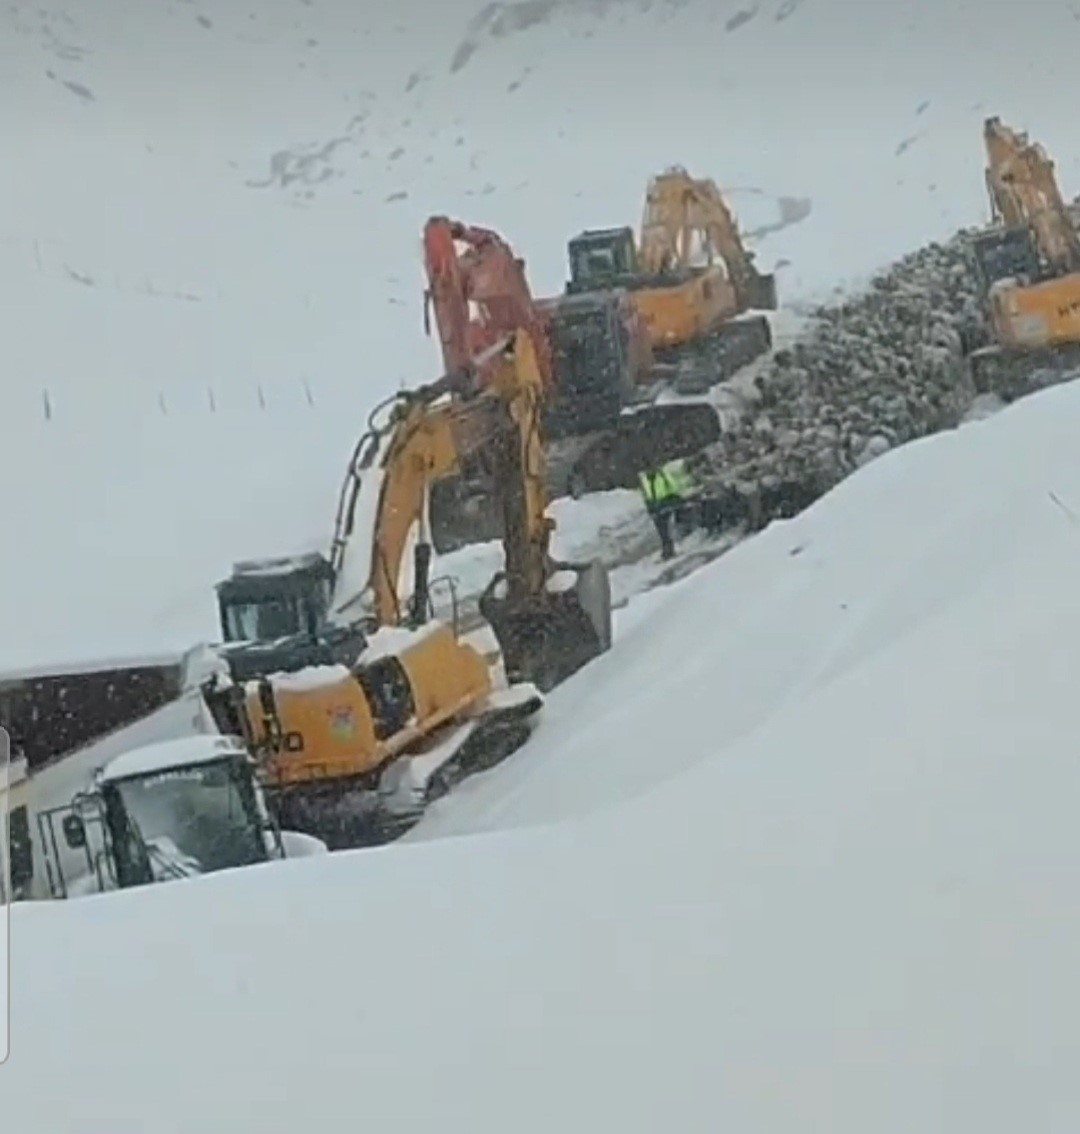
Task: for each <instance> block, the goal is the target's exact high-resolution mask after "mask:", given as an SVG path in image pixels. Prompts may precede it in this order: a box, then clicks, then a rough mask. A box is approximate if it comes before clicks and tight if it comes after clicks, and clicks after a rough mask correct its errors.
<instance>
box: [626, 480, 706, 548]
mask: <svg viewBox="0 0 1080 1134" xmlns="http://www.w3.org/2000/svg"><path fill="white" fill-rule="evenodd" d="M638 481H639V483H640V485H641V495H642V496H643V497H644V499H645V507H646V508H647V509H648V512H649V515H650V516H652V521H653V523H654V524H655V525H656V531H657V534H658V535H659V536H660V555H661V557H662V558H664V559H670V558H671V557H672V556H673V555H674V554H675V538H674V535H673V532H672V529H673V527H674V524H675V520H676V517H677V516H678V514H679V512H680V511H681V510H682V509H684V508H685V506H686V505H687V504H688V503H689V502H690V501H691V500H692V499H693V497H694V496H695V495H696V494H697V493H698V491H699V489H698V485H697V482H696V481H695V480H694V478H693V477H692V476H691V475H690V473H689V472H688V471H687V468H686V462H685V461H684V460H674V461H668V462H667V464H665V465H662V466H661V467H660V468H658V469H647V470H646V471H644V472H641V473H639V474H638Z"/></svg>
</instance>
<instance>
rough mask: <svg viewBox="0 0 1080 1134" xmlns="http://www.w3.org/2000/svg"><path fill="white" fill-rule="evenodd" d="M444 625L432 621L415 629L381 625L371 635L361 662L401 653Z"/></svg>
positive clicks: (371, 661) (369, 661)
mask: <svg viewBox="0 0 1080 1134" xmlns="http://www.w3.org/2000/svg"><path fill="white" fill-rule="evenodd" d="M442 625H443V624H442V623H441V622H438V621H431V622H425V623H424V625H423V626H418V627H416V628H415V629H412V628H410V627H408V626H380V627H379V628H378V630H376V631H375V632H374V633H372V634H371V635H369V637H368V640H367V645H366V646H365V647H364V652H363V653H362V654H361V655H360V659H359V660H360V664H361V665H371V664H372V663H374V662H376V661H378V660H379V659H380V658H384V657H387V656H388V655H389V654H400V653H401V652H402V651H404V650H408V649H411V648H412V647H413V646H417V645H419V644H420V643H421V642H422V641H423V640H424V639H425V638H427V637H429V636H430V635H431V634H435V633H437V632H438V631H439V630H441V629H442Z"/></svg>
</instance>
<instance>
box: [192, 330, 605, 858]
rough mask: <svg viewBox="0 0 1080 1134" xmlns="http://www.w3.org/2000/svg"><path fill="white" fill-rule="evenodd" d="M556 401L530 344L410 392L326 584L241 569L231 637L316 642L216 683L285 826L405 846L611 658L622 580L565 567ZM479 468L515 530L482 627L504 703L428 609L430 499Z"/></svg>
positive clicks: (284, 648) (396, 402) (270, 645)
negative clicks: (548, 487) (289, 617)
mask: <svg viewBox="0 0 1080 1134" xmlns="http://www.w3.org/2000/svg"><path fill="white" fill-rule="evenodd" d="M481 368H482V370H483V373H484V382H483V384H482V385H478V383H477V381H476V377H475V376H476V373H477V372H478V371H479V370H480V369H481ZM544 397H545V390H544V381H543V377H542V374H541V370H540V367H539V365H538V362H537V354H536V349H535V346H534V343H533V341H532V338H531V337H530V335H529V334H528V333H527V332H526V331H524V330H519V331H518V332H516V333H515V334H514V335H513V336H510V337H508V338H506V339H504V340H501V341H499V342H497V343H495V344H493V345H492V346H491V347H490V348H488V349H487V350H486V351H485V352H484V356H483V357H478V358H477V359H475V360H474V365H472V366H469V367H467V368H465V369H463V370H460V371H458V372H457V373H453V374H449V375H447V376H445V377H444V378H442V379H440V380H439V381H437V382H435V383H432V384H431V385H428V386H425V387H423V388H421V389H418V390H415V391H412V392H407V393H402V394H399V395H395V397H394V398H392V399H391V400H390V402H389V403H388V404H384V406H383V407H380V409H388V410H389V413H388V418H387V420H386V421H385V422H383V423H381V424H380V423H378V422H376V421H375V420H374V418H375V416H376V415H373V417H372V421H371V429H370V430H369V432H368V433H367V434H366V435H365V437H364V438H363V439H362V441H361V444H360V445H358V447H357V451H356V453H355V454H354V459H353V461H352V462H351V464H350V472H349V476H348V477H347V478H346V483H345V488H344V490H343V493H342V498H341V501H340V503H339V508H338V517H337V524H336V531H335V537H334V541H333V544H332V547H331V553H330V557H329V560H328V561H326V570H325V571H323V570H321V569H318V567H317V565H314V566H313V565H311V564H301V565H299V566H298V567H289V566H288V565H287V564H286V565H282V566H280V569H278V570H277V572H276V574H275V569H274V567H273V565H263V567H262V568H261V569H260V565H258V564H248V565H240V570H238V571H236V572H234V577H233V578H232V579H231V580H227V581H226V583H225V584H222V585H221V586H219V592H218V593H219V601H220V602H221V605H222V623H223V626H225V627H228V626H232V627H233V628H234V629H236V628H238V627H244V626H247V627H254V626H257V625H260V623H259V616H260V615H262V614H265V613H266V611H267V610H270V611H271V612H274V611H276V612H278V613H280V612H281V611H282V610H286V611H292V612H293V616H294V618H295V619H297V620H298V622H299V626H300V627H301V630H300V631H298V632H296V633H294V634H293V636H292V638H289V637H285V638H278V639H274V640H273V641H269V642H259V641H254V642H252V641H247V642H243V641H238V640H237V639H236V637H235V636H234V638H233V641H232V643H231V649H230V647H229V644H227V646H226V650H225V652H224V657H225V659H226V661H227V663H228V670H229V671H228V672H225V671H224V670H222V671H221V672H219V673H217V674H215V675H213V676H211V677H210V678H209V679H208V680H207V681H206V682H205V683H204V685H203V694H204V698H205V700H206V703H207V706H208V708H209V711H210V713H211V714H212V716H213V719H214V721H215V723H216V726H217V728H218V729H219V730H220V731H222V732H225V733H229V734H238V735H240V736H242V737H243V738H244V739H245V741H246V743H247V746H248V748H249V750H250V751H251V752H252V753H253V755H255V757H256V759H257V762H258V768H259V777H260V782H261V783H262V785H263V788H264V790H265V792H266V796H267V800H268V803H269V805H270V807H271V809H272V811H273V812H274V816H275V819H276V820H277V822H278V823H279V824H280V825H281V826H283V827H286V828H288V829H291V830H296V831H300V832H302V833H305V834H309V835H313V836H315V837H317V838H319V839H321V840H323V841H324V842H325V843H326V844H327V845H328V846H329V847H330V848H331V849H339V848H343V847H356V846H362V845H372V844H376V843H381V842H385V841H387V840H388V839H392V838H394V837H397V836H398V835H399V834H401V833H402V832H403V831H404V830H407V829H408V828H409V827H410V826H412V825H413V824H414V823H415V822H416V821H417V820H418V818H419V817H420V816H421V815H422V814H423V811H424V809H425V808H426V807H427V806H428V804H429V803H430V802H431V801H432V800H433V799H436V798H438V797H439V796H441V795H442V794H444V793H445V792H446V791H448V790H450V788H451V787H452V786H453V785H454V784H455V783H457V782H458V781H459V780H460V779H462V778H463V777H464V776H466V775H469V774H472V773H474V772H476V771H478V770H482V769H486V768H489V767H491V766H492V765H493V764H495V763H497V762H498V761H500V760H502V759H504V758H505V757H506V756H507V755H509V754H510V753H511V752H513V751H515V750H516V749H517V748H518V747H520V746H521V744H523V743H524V741H525V740H526V739H527V738H528V736H529V734H530V731H531V727H532V723H533V721H534V719H535V714H536V712H537V710H538V709H539V708H540V707H541V705H542V693H544V692H547V691H548V690H550V689H551V688H553V687H554V686H555V685H557V684H559V683H560V682H561V681H563V680H565V679H566V678H567V677H569V676H570V675H571V674H573V673H575V672H576V671H577V670H578V669H580V667H581V666H583V665H584V664H586V663H587V662H588V661H589V660H591V659H592V658H594V657H596V656H597V655H598V654H600V653H602V652H604V651H606V650H607V649H608V648H610V645H611V595H610V586H609V581H608V576H607V572H606V569H605V568H604V567H603V565H602V564H601V563H599V562H596V561H594V562H591V563H587V564H569V563H559V562H556V561H554V560H553V559H552V556H551V554H550V549H549V544H550V538H551V533H552V529H553V526H554V525H553V522H552V521H551V520H550V519H549V518H548V517H547V515H546V506H547V497H546V493H545V488H544V475H545V469H544V453H543V444H542V437H541V433H540V427H541V410H542V406H543V402H544ZM378 412H379V411H376V413H378ZM477 454H482V455H483V457H484V459H485V460H486V461H488V462H489V463H490V465H491V469H492V480H493V483H494V484H495V485H496V486H497V492H498V494H499V503H500V507H501V509H502V513H503V527H504V533H505V534H504V537H503V548H504V554H505V564H504V569H503V570H501V571H499V572H498V573H497V574H496V575H495V577H494V578H493V579H492V580H491V582H490V583H489V585H488V587H487V588H486V590H485V591H484V593H483V594H482V595H481V596H480V599H479V611H480V614H481V615H482V617H483V619H484V620H485V621H486V622H487V623H488V625H490V627H491V628H492V630H493V631H494V634H495V637H496V639H497V641H498V643H499V647H500V652H501V657H502V660H503V663H504V668H505V673H506V678H507V685H506V687H498V686H497V685H496V681H495V679H494V677H493V675H492V669H491V667H490V666H489V664H488V662H487V660H486V659H485V657H484V656H483V654H482V653H481V651H480V650H479V649H478V648H476V647H475V646H474V645H472V644H470V643H469V642H467V641H465V640H464V639H463V638H462V637H460V636H459V634H458V627H457V626H456V625H452V624H449V623H448V622H446V621H443V620H440V619H438V618H436V617H435V615H434V608H433V604H432V601H431V584H432V580H431V578H430V567H431V541H430V536H429V534H428V531H427V515H426V513H427V506H428V499H429V493H430V488H431V485H432V483H434V482H436V481H438V479H439V478H440V477H443V476H447V475H452V474H453V473H454V472H455V471H456V470H457V469H458V467H459V464H460V462H461V461H462V460H463V459H466V458H469V457H475V456H476V455H477ZM410 553H411V554H410ZM298 571H299V572H300V574H299V578H300V582H297V578H298V575H297V572H298ZM305 572H306V574H305ZM305 592H306V596H307V598H306V601H307V606H306V607H305V605H304V601H302V599H301V596H303V595H304V594H305ZM275 604H276V605H275ZM274 616H275V615H273V614H271V623H272V621H273V617H274ZM304 626H307V632H306V633H305V632H304V631H303V627H304ZM249 647H250V649H253V650H254V653H251V652H250V649H249ZM290 651H291V657H290Z"/></svg>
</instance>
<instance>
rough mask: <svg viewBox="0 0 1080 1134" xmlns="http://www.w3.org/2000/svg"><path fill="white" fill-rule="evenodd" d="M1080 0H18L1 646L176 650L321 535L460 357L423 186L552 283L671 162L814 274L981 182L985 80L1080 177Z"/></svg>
mask: <svg viewBox="0 0 1080 1134" xmlns="http://www.w3.org/2000/svg"><path fill="white" fill-rule="evenodd" d="M1076 26H1077V25H1076V21H1075V19H1074V16H1073V14H1072V12H1071V10H1070V9H1069V7H1068V6H1067V5H1064V4H1063V5H1060V6H1055V7H1053V8H1052V9H1050V10H1048V11H1047V13H1046V14H1045V16H1044V17H1042V18H1041V19H1040V22H1039V24H1038V26H1037V27H1035V28H1032V27H1031V26H1030V23H1029V21H1028V20H1027V19H1026V18H1025V17H1024V14H1023V12H1022V11H1021V10H1020V9H1019V8H1018V9H1014V10H1013V11H1010V12H1002V13H999V14H998V15H996V16H995V18H994V20H992V21H990V20H987V19H985V18H983V16H982V15H981V14H980V13H979V12H978V11H977V10H976V9H974V8H972V7H970V6H969V5H968V4H966V3H964V2H962V0H948V2H946V3H937V4H933V5H931V4H929V3H915V2H909V3H900V4H892V5H872V6H870V7H869V8H859V9H858V10H857V11H856V10H855V9H853V8H852V6H851V5H850V4H848V3H846V2H844V0H802V2H801V3H799V2H796V0H767V2H763V3H761V4H746V3H744V2H743V0H730V2H721V3H711V2H710V3H705V2H704V0H696V2H695V0H684V2H680V3H674V2H668V3H653V4H649V3H647V2H642V3H632V2H630V0H622V2H616V0H609V2H606V3H604V2H600V0H594V2H584V3H581V2H573V0H527V2H524V3H493V4H488V5H487V6H485V7H481V6H479V5H476V4H474V3H473V2H472V0H446V2H444V3H442V4H440V5H437V6H435V7H432V6H431V5H429V4H423V5H421V3H420V0H403V2H402V3H399V4H395V5H394V6H392V8H388V9H385V10H381V9H372V10H371V11H368V12H362V11H361V10H360V9H357V8H355V6H351V5H346V4H344V3H330V2H328V0H271V2H270V3H267V4H262V5H259V6H258V8H257V9H255V8H254V7H253V8H251V9H249V10H244V9H243V8H235V7H232V8H227V9H220V10H218V9H213V10H211V8H210V7H209V6H207V5H204V4H202V3H201V2H200V0H190V2H187V0H173V2H170V3H165V4H160V5H147V4H143V3H136V2H135V0H100V2H99V3H95V4H93V5H77V4H64V5H61V6H60V7H58V8H51V9H47V10H45V9H37V8H33V7H31V6H30V5H27V4H20V3H16V4H13V5H11V6H9V7H8V8H7V9H5V11H4V12H3V13H2V14H0V33H2V34H0V43H2V45H3V46H2V47H0V52H2V57H3V59H4V60H5V64H6V68H7V70H6V72H5V73H6V75H7V80H6V81H7V82H8V84H9V86H10V94H9V102H10V104H11V105H13V106H17V107H18V117H17V120H16V121H17V129H18V133H17V135H16V138H17V149H18V153H19V161H18V162H17V163H16V164H15V166H14V168H13V173H12V175H11V176H10V177H9V178H8V180H7V181H6V183H5V188H4V191H3V192H4V194H5V196H4V204H5V207H4V209H3V210H0V297H2V302H3V309H4V310H5V311H7V312H8V319H7V323H6V325H5V343H6V345H7V352H8V365H7V366H6V367H5V375H6V377H5V381H4V383H3V386H2V390H0V397H2V402H3V405H2V409H3V420H4V423H5V430H6V432H5V434H4V440H3V444H2V445H0V452H2V454H3V458H2V459H3V461H4V465H3V472H4V476H5V480H6V482H7V483H14V484H18V485H19V492H20V500H21V501H22V502H23V504H21V505H20V508H19V509H18V510H17V512H16V513H15V515H14V516H13V517H9V521H8V522H9V529H8V542H9V545H10V546H14V547H17V548H19V549H20V554H19V555H17V556H15V557H14V558H13V561H9V565H8V571H9V586H8V587H7V588H5V591H4V597H3V599H2V600H0V601H2V603H3V606H2V607H0V619H2V620H3V622H4V624H5V626H6V627H8V628H9V632H8V633H7V634H5V636H4V648H3V655H4V656H3V658H0V664H2V666H3V668H10V667H12V666H18V665H21V664H37V663H48V662H49V661H53V660H62V659H64V658H66V657H70V656H73V655H74V656H78V657H85V656H87V655H88V654H93V653H97V652H101V651H102V650H104V651H106V652H108V653H123V652H128V651H134V652H143V651H145V650H147V649H154V650H160V649H165V648H180V647H182V646H183V645H186V644H187V643H188V642H190V641H191V640H192V639H193V638H199V637H205V636H209V635H211V634H212V633H213V630H214V617H213V606H212V602H211V601H210V595H209V587H210V584H211V583H212V582H213V580H214V579H215V578H217V577H219V576H220V575H221V574H222V573H223V572H225V571H227V570H228V566H229V563H230V562H231V560H232V559H234V558H239V557H243V556H247V555H259V554H265V553H272V552H274V551H277V550H290V549H292V548H293V547H296V546H305V547H306V546H311V545H312V544H313V543H315V544H318V543H319V542H322V541H324V540H325V539H326V537H327V536H328V534H329V528H330V524H331V522H332V512H333V506H334V500H335V494H336V489H337V484H338V480H339V477H340V475H341V471H342V469H343V467H344V464H345V462H346V460H347V458H348V453H349V451H350V449H351V446H352V444H353V442H354V441H355V438H356V434H357V432H358V431H359V429H360V428H362V425H363V420H364V418H365V417H366V414H367V412H368V411H369V410H370V408H371V407H372V406H373V405H374V404H375V402H376V401H378V400H379V399H380V398H381V397H382V396H384V395H385V394H386V393H388V392H389V391H391V390H393V389H394V388H396V387H398V386H399V385H401V384H414V383H416V382H417V381H421V380H425V379H428V378H430V377H432V376H433V375H434V373H435V372H436V371H437V369H438V362H437V351H436V349H435V346H434V344H433V343H432V342H431V341H430V340H429V339H426V338H425V337H424V335H423V333H422V329H421V328H422V318H421V315H422V312H421V285H422V279H421V271H420V261H419V234H420V230H421V226H422V224H423V222H424V220H425V219H426V217H427V216H428V215H429V214H430V213H432V212H448V213H452V214H457V215H459V216H462V217H463V218H464V219H467V220H474V221H476V222H478V223H485V224H489V225H493V226H495V227H497V228H499V229H500V230H501V231H503V232H504V233H505V234H506V235H507V237H508V238H509V239H510V240H511V241H512V243H513V244H514V245H515V247H516V248H517V249H518V251H519V252H520V253H521V254H522V255H524V256H525V257H526V259H527V261H528V264H529V267H530V274H531V278H532V280H533V284H534V287H535V289H536V290H537V291H539V292H551V291H554V290H556V289H557V288H558V287H559V286H560V284H561V282H562V279H563V274H564V255H565V251H564V250H565V242H566V239H567V237H568V236H569V235H571V234H572V233H573V232H574V231H576V230H578V229H580V228H582V227H588V226H596V225H608V224H618V223H629V224H636V223H637V220H638V217H639V213H640V208H641V199H642V193H643V190H644V186H645V182H646V179H647V178H648V176H649V175H650V174H652V173H654V172H656V171H657V170H659V169H661V168H663V167H664V166H666V165H667V164H669V163H671V162H681V163H684V164H686V165H687V166H688V167H690V168H691V170H693V171H694V172H696V173H700V174H702V175H705V176H713V177H715V178H716V179H717V180H718V181H719V182H720V184H721V185H722V186H724V188H725V190H726V191H727V192H728V194H729V196H730V198H731V200H732V203H733V204H734V206H735V208H736V211H737V213H738V216H739V219H740V222H741V223H742V225H743V228H744V229H745V230H747V231H748V232H749V233H751V234H755V233H756V234H757V236H756V238H755V246H756V248H757V250H758V254H759V259H760V262H761V265H762V266H763V267H764V268H766V269H772V268H777V270H778V272H779V284H780V290H781V294H782V297H783V300H784V302H786V303H799V302H802V301H805V300H807V299H810V298H817V297H820V296H821V295H823V294H826V293H828V292H829V291H830V290H831V289H832V288H834V287H836V286H840V285H844V284H846V283H848V282H850V281H853V280H857V279H859V278H862V277H864V276H865V275H866V274H867V273H868V272H870V271H872V270H873V269H874V268H876V267H878V266H880V265H881V264H883V263H884V262H885V261H887V260H888V259H890V258H892V257H894V256H896V255H898V254H900V253H901V252H903V251H905V250H907V249H908V248H910V247H911V246H912V245H913V244H915V243H918V242H920V241H922V240H925V239H927V238H929V237H935V236H942V235H944V234H946V233H947V232H949V231H951V230H952V229H953V228H955V227H956V226H957V225H959V224H962V223H969V222H971V221H973V220H978V219H979V218H981V217H982V216H983V215H984V211H985V206H984V201H983V188H982V175H981V164H982V154H981V149H980V139H979V126H980V122H981V119H982V117H983V115H984V114H985V113H993V112H1000V113H1002V114H1003V115H1006V116H1007V117H1008V119H1009V120H1010V121H1015V122H1016V123H1017V124H1018V125H1022V126H1024V125H1026V126H1030V128H1031V129H1032V130H1033V131H1034V132H1035V134H1036V136H1038V137H1039V138H1040V139H1041V140H1043V141H1044V142H1045V143H1046V145H1047V146H1048V147H1049V148H1050V150H1051V152H1052V153H1054V155H1055V156H1056V158H1057V160H1058V165H1059V170H1060V172H1061V175H1062V179H1063V182H1064V184H1065V186H1066V188H1071V187H1073V186H1075V185H1076V183H1077V182H1078V181H1080V165H1078V164H1077V162H1078V159H1077V157H1076V156H1074V155H1073V154H1071V153H1070V152H1069V148H1068V143H1069V140H1070V137H1071V135H1070V132H1069V129H1068V128H1067V126H1066V122H1067V119H1066V117H1065V115H1066V112H1065V110H1063V109H1062V107H1063V106H1067V105H1068V102H1067V100H1065V101H1064V102H1063V101H1062V94H1063V91H1065V90H1067V89H1068V84H1069V82H1071V81H1072V79H1071V76H1072V73H1073V68H1072V58H1071V54H1070V52H1071V44H1072V41H1073V38H1074V36H1075V31H1076ZM1002 75H1009V76H1014V75H1022V76H1023V83H1022V84H1020V83H1016V84H1013V85H1007V84H1006V83H1005V82H1004V81H1003V79H1002V78H1001V76H1002ZM223 497H227V498H224V499H223Z"/></svg>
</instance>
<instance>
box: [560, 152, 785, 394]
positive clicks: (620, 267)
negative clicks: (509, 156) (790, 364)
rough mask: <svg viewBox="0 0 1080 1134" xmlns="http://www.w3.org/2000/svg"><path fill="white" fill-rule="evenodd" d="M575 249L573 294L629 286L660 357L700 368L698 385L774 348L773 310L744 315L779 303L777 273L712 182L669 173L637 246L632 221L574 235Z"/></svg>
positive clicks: (648, 202)
mask: <svg viewBox="0 0 1080 1134" xmlns="http://www.w3.org/2000/svg"><path fill="white" fill-rule="evenodd" d="M568 256H569V260H570V279H569V281H568V282H567V285H566V294H567V295H568V296H572V295H582V294H585V293H589V292H596V291H603V290H610V289H612V288H625V289H626V290H627V291H628V292H629V297H630V301H631V303H632V305H633V307H634V308H635V309H636V311H637V312H638V314H639V316H640V318H641V320H642V322H643V324H644V326H645V329H646V332H647V336H648V339H649V342H650V345H651V348H652V355H653V360H654V362H655V363H657V364H659V365H660V366H662V367H663V366H665V365H668V366H670V365H675V366H676V367H679V368H680V369H681V370H682V371H683V372H684V374H685V372H686V371H687V370H689V371H691V372H692V373H693V381H692V382H691V383H690V384H689V385H692V386H693V387H694V389H697V388H698V387H699V386H700V387H701V388H707V387H708V386H709V385H715V384H716V383H717V382H719V381H722V380H723V379H725V378H728V377H730V376H731V374H733V373H734V371H735V370H737V369H738V368H739V367H740V366H744V365H746V363H747V362H750V361H752V360H753V359H754V358H756V357H758V356H759V355H761V354H764V353H765V352H766V351H767V350H768V349H769V347H770V346H771V345H772V337H771V332H770V328H769V322H768V320H767V319H766V318H765V317H764V316H763V315H756V316H751V317H750V318H745V319H743V318H739V317H740V316H742V315H744V314H746V313H747V312H750V311H754V310H757V311H774V310H775V309H776V307H777V295H776V278H775V276H773V275H766V274H763V273H760V272H759V271H758V270H757V268H756V267H755V265H754V258H753V255H752V253H750V252H749V251H748V250H747V248H746V246H745V244H744V243H743V240H742V237H741V236H740V234H739V230H738V226H737V225H736V223H735V218H734V216H733V215H732V212H731V209H730V208H729V207H728V205H727V202H726V201H725V200H724V196H723V194H722V193H721V192H720V189H719V188H718V187H717V185H716V183H715V182H714V181H712V180H711V179H708V178H695V177H691V176H690V174H689V173H688V172H687V171H686V170H685V169H684V168H682V167H681V166H673V167H672V168H670V169H668V170H665V171H664V172H663V173H661V174H659V175H658V176H656V177H653V178H652V179H651V180H650V182H649V184H648V187H647V189H646V193H645V207H644V210H643V213H642V220H641V232H640V236H639V239H638V241H637V243H636V244H635V242H634V234H633V231H632V230H631V229H630V228H627V227H624V228H616V229H600V230H591V231H586V232H583V233H581V234H579V235H578V236H576V237H575V238H574V239H573V240H571V241H570V243H569V246H568ZM639 380H640V379H639ZM645 380H646V381H648V377H646V378H645ZM688 392H693V391H691V390H689V389H688Z"/></svg>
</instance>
